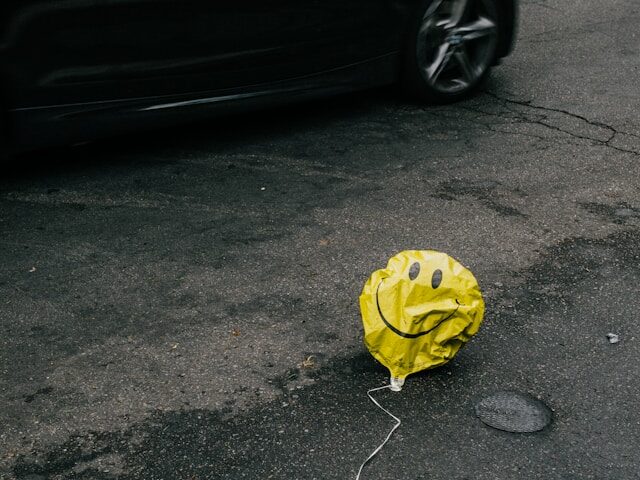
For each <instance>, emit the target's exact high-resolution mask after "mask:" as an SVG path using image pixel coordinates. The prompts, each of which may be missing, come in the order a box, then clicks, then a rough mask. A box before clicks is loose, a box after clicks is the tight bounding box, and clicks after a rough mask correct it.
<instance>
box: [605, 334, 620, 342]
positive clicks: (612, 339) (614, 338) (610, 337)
mask: <svg viewBox="0 0 640 480" xmlns="http://www.w3.org/2000/svg"><path fill="white" fill-rule="evenodd" d="M607 340H609V343H618V342H620V337H619V336H618V335H616V334H615V333H607Z"/></svg>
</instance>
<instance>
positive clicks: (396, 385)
mask: <svg viewBox="0 0 640 480" xmlns="http://www.w3.org/2000/svg"><path fill="white" fill-rule="evenodd" d="M390 383H391V387H390V388H391V391H392V392H399V391H400V390H402V386H403V385H404V378H399V377H394V376H391V380H390Z"/></svg>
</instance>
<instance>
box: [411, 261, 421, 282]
mask: <svg viewBox="0 0 640 480" xmlns="http://www.w3.org/2000/svg"><path fill="white" fill-rule="evenodd" d="M419 274H420V264H419V263H418V262H415V263H413V264H412V265H411V267H410V268H409V280H415V279H416V278H417V277H418V275H419Z"/></svg>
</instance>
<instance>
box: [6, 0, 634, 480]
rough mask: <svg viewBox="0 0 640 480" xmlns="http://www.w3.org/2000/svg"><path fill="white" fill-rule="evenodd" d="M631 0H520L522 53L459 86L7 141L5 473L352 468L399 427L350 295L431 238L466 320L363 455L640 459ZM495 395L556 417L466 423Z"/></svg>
mask: <svg viewBox="0 0 640 480" xmlns="http://www.w3.org/2000/svg"><path fill="white" fill-rule="evenodd" d="M639 18H640V7H639V6H638V5H637V4H636V2H633V1H622V0H616V1H613V2H607V5H606V6H605V5H603V4H602V2H595V1H591V0H588V1H578V0H574V1H569V2H559V1H536V2H533V1H523V3H522V11H521V21H522V25H521V28H520V36H519V42H518V44H517V46H516V50H515V52H514V54H513V56H512V57H509V58H508V59H506V60H505V62H504V64H503V65H501V66H500V67H499V68H497V69H496V70H495V71H494V74H493V76H492V78H491V80H490V82H489V83H488V85H487V86H486V89H485V91H484V92H482V93H480V94H479V95H477V96H475V97H473V98H471V99H469V100H466V101H464V102H462V103H459V104H456V105H452V106H439V107H430V106H423V105H416V104H412V103H410V102H407V101H405V100H403V99H401V98H398V96H396V95H395V94H394V93H393V92H392V91H388V90H381V91H373V92H365V93H361V94H357V95H352V96H348V97H339V98H334V99H329V100H323V101H319V102H311V103H307V104H304V105H297V106H294V107H287V108H281V109H277V110H271V111H266V112H255V113H252V114H247V115H242V116H236V117H231V118H227V119H223V120H218V121H213V122H209V123H204V124H198V125H192V126H187V127H179V128H174V129H169V130H163V131H159V132H152V133H144V134H140V135H132V136H130V137H126V138H119V139H114V140H113V141H109V142H98V143H95V144H92V145H86V146H79V147H75V148H71V149H62V150H56V151H44V152H38V153H36V154H33V155H29V156H27V157H24V158H21V159H20V161H19V162H18V164H15V165H13V166H11V168H10V169H8V171H6V172H5V174H4V175H3V176H2V180H0V257H1V258H2V265H3V269H2V272H0V298H1V299H2V300H1V301H0V319H1V320H0V328H1V330H0V332H2V340H1V348H0V358H1V361H0V365H1V374H0V387H1V388H0V390H1V391H2V393H1V394H0V423H1V424H2V428H1V429H0V477H2V478H11V479H13V478H15V479H20V480H27V479H28V480H42V479H114V478H123V479H129V478H131V479H134V478H135V479H138V478H139V479H170V478H171V479H173V478H180V479H190V480H192V479H207V478H220V479H241V478H250V479H262V478H273V479H318V480H320V479H349V478H355V474H356V472H357V470H358V467H359V466H360V463H361V462H362V461H363V460H364V459H365V458H366V457H367V455H368V454H369V453H370V452H371V450H373V449H374V448H375V447H376V446H377V445H378V444H379V443H380V442H381V441H382V440H383V439H384V436H385V435H386V433H387V431H388V430H389V429H390V428H391V426H392V425H393V421H392V420H391V419H390V418H389V417H387V416H386V415H385V414H384V413H383V412H381V411H380V410H378V409H377V408H376V407H375V406H374V405H373V404H372V403H371V402H370V401H369V400H368V398H367V396H366V391H367V390H368V389H369V388H372V387H376V386H380V385H382V384H384V383H385V382H386V381H387V373H386V371H385V369H384V368H382V367H381V366H380V365H378V364H377V363H376V362H375V361H374V360H373V358H372V357H371V356H370V355H369V354H368V352H367V351H366V349H365V348H364V346H363V344H362V330H361V323H360V318H359V311H358V304H357V298H358V294H359V292H360V289H361V288H362V285H363V284H364V282H365V280H366V278H367V277H368V275H369V274H370V273H371V272H372V271H373V270H375V269H377V268H380V267H382V266H384V264H385V263H386V260H387V258H388V257H390V256H391V255H393V254H395V253H397V252H398V251H400V250H404V249H414V248H434V249H438V250H442V251H445V252H447V253H450V254H451V255H453V256H454V257H456V258H457V259H459V260H460V261H461V262H462V263H463V264H465V265H466V266H468V267H469V268H470V269H471V270H472V271H473V272H474V274H475V276H476V278H478V280H479V283H480V285H481V287H482V289H483V291H484V293H485V299H486V302H487V313H486V317H485V323H484V325H483V328H482V329H481V331H480V333H479V334H478V336H477V337H476V338H474V339H473V340H472V342H471V343H470V344H469V345H468V346H467V347H465V349H463V350H462V351H461V353H460V354H459V355H458V357H456V359H455V360H454V361H453V362H451V363H450V364H448V365H446V366H445V367H442V368H439V369H436V370H433V371H430V372H425V373H422V374H418V375H415V376H412V377H410V378H409V379H408V380H407V384H406V386H405V388H404V389H403V390H402V392H400V393H393V392H381V393H378V394H377V398H379V399H380V400H381V402H382V403H383V405H384V406H386V407H388V408H389V409H390V410H391V411H392V412H393V413H395V414H397V415H398V416H399V417H400V418H401V419H402V420H403V423H402V425H401V427H400V428H399V429H398V431H397V432H396V434H395V435H394V437H392V439H391V441H390V442H389V443H388V444H387V446H386V447H385V448H384V449H383V450H382V452H381V453H380V454H379V455H378V456H377V457H376V458H375V459H374V460H373V461H372V462H371V463H370V464H369V465H367V467H366V468H365V470H364V473H363V477H362V478H363V479H399V478H402V479H427V478H428V479H432V480H437V479H445V478H446V479H514V478H518V479H520V478H522V479H529V478H532V479H576V480H577V479H625V480H626V479H637V478H640V453H638V452H639V451H640V409H638V407H637V405H638V394H637V392H638V391H639V390H640V388H639V386H640V379H639V376H640V367H639V365H638V358H640V346H639V337H640V335H639V333H638V327H637V324H638V320H639V314H638V311H640V295H639V293H640V289H639V287H638V285H640V241H639V240H638V233H639V230H640V228H639V227H640V166H639V161H640V120H639V119H638V113H637V112H638V111H640V95H639V94H638V88H637V81H636V80H637V78H638V68H639V67H640V55H638V51H639V50H640V37H639V36H638V34H637V33H636V25H637V24H638V21H639ZM610 333H614V334H616V335H618V337H619V342H618V343H610V341H609V339H608V338H607V334H610ZM501 391H507V392H520V393H524V394H528V395H532V396H533V397H534V398H537V399H538V400H540V401H541V402H543V403H544V404H545V405H547V406H548V407H549V408H550V409H551V411H552V421H551V423H550V425H549V426H547V427H546V428H544V429H543V430H542V431H539V432H535V433H525V434H516V433H509V432H504V431H499V430H496V429H493V428H491V427H489V426H487V425H485V424H484V423H482V422H481V420H480V419H478V418H477V416H476V411H475V410H474V407H475V405H477V404H478V402H480V401H481V400H482V399H483V398H486V397H488V396H490V395H492V394H494V393H495V392H501Z"/></svg>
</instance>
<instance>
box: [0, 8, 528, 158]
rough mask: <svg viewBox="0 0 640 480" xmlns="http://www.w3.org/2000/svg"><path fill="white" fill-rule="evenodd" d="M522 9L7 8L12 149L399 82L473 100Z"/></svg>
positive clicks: (0, 96)
mask: <svg viewBox="0 0 640 480" xmlns="http://www.w3.org/2000/svg"><path fill="white" fill-rule="evenodd" d="M516 7H517V5H516V0H269V1H263V0H235V1H234V2H224V1H222V0H218V1H214V0H3V1H2V3H1V6H0V21H1V24H0V111H1V113H2V117H1V119H0V130H1V135H2V138H3V140H4V143H5V145H8V146H9V147H8V148H10V149H14V150H15V149H25V148H33V147H38V146H46V145H54V144H63V143H69V142H74V141H81V140H85V139H90V138H95V137H98V136H103V135H110V134H114V133H118V132H125V131H128V130H131V129H134V128H149V127H150V126H155V125H163V124H168V123H175V122H177V121H181V120H185V119H190V120H191V119H194V118H198V117H200V116H202V117H204V116H209V115H211V114H212V113H214V112H225V111H228V110H231V109H233V110H238V109H239V108H255V106H256V105H268V104H273V103H281V102H291V101H297V100H299V99H302V98H309V97H315V96H319V95H327V94H334V93H339V92H346V91H350V90H355V89H362V88H366V87H371V86H376V85H383V84H388V83H393V82H396V81H400V82H401V85H403V87H404V88H405V89H406V90H407V91H409V92H411V93H412V94H413V95H416V96H418V97H420V98H422V99H424V100H427V101H432V102H448V101H455V100H458V99H460V98H461V97H463V96H465V95H467V94H468V93H469V92H471V91H473V89H474V88H475V87H476V86H477V85H478V84H479V83H480V82H481V81H482V79H483V78H484V77H485V76H486V75H487V73H488V72H489V69H490V67H491V66H492V65H495V64H497V63H498V62H499V60H500V58H502V57H504V56H505V55H507V54H508V53H509V52H510V50H511V48H512V44H513V40H514V30H515V23H516Z"/></svg>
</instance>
